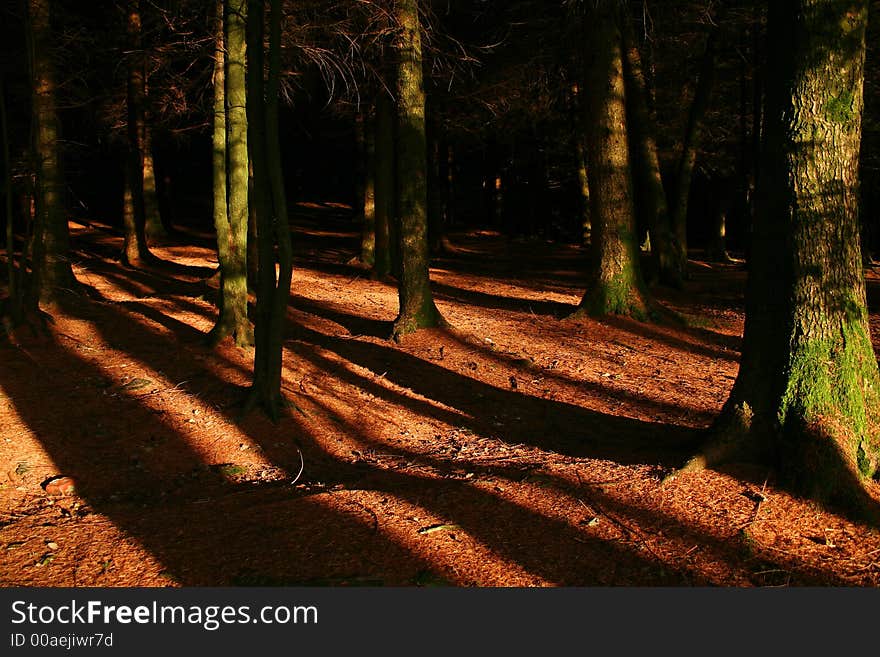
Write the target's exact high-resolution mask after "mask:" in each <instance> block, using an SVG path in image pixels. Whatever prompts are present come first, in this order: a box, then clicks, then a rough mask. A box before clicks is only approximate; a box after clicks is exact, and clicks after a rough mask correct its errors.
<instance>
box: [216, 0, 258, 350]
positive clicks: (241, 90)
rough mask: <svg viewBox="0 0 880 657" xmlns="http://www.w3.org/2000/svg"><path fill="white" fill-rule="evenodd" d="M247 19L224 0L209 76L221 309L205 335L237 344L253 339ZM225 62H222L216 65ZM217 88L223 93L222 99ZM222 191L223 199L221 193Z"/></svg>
mask: <svg viewBox="0 0 880 657" xmlns="http://www.w3.org/2000/svg"><path fill="white" fill-rule="evenodd" d="M246 21H247V0H227V2H226V4H225V8H224V27H225V29H224V35H225V51H226V52H225V62H224V53H223V52H222V50H223V47H222V43H218V47H217V48H216V49H215V55H216V57H217V58H218V59H217V61H216V63H215V78H214V90H215V91H214V92H215V97H214V113H215V114H214V223H215V226H216V229H217V255H218V260H219V261H220V299H219V302H218V304H217V305H218V307H219V311H220V312H219V315H218V318H217V323H216V324H215V325H214V328H213V329H211V333H210V335H209V340H210V342H211V343H213V344H217V343H218V342H220V341H221V340H223V339H224V338H225V337H227V336H232V338H233V340H234V342H235V344H236V345H237V346H239V347H247V346H250V345H252V344H253V341H254V335H253V329H252V327H251V323H250V320H249V319H248V314H247V310H248V286H247V232H248V116H247V99H246V94H247V89H246V82H245V67H246V57H247V44H246V39H245V32H246ZM219 39H220V35H219V34H218V41H219ZM224 63H225V68H223V71H220V68H222V67H223V64H224ZM221 88H222V91H221ZM218 93H219V94H222V99H221V97H218V95H217V94H218ZM221 113H222V116H221ZM221 130H222V131H221ZM221 141H222V144H221ZM221 159H222V162H221ZM221 166H222V167H223V171H224V172H225V177H224V183H223V184H222V189H221V187H220V186H219V185H220V183H219V179H220V178H221V172H220V171H219V170H218V167H221ZM223 194H225V202H224V199H223V198H221V195H223ZM224 207H225V212H224V211H223V210H224Z"/></svg>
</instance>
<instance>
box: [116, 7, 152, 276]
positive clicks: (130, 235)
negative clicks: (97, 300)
mask: <svg viewBox="0 0 880 657" xmlns="http://www.w3.org/2000/svg"><path fill="white" fill-rule="evenodd" d="M125 25H126V36H127V38H128V49H129V53H128V58H127V59H128V81H127V87H126V111H127V128H126V130H127V137H128V152H127V158H126V169H125V173H126V176H125V192H124V194H125V197H124V205H123V246H122V261H123V263H125V264H127V265H131V266H138V265H142V264H145V263H148V262H149V261H150V260H152V255H151V253H150V250H149V248H148V247H147V236H146V209H145V206H144V150H143V149H144V130H145V125H146V124H145V117H144V104H145V99H144V89H145V83H144V75H145V71H144V56H143V44H142V41H143V39H142V34H141V32H142V29H141V6H140V0H128V4H127V5H126V23H125Z"/></svg>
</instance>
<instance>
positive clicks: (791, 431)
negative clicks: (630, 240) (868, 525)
mask: <svg viewBox="0 0 880 657" xmlns="http://www.w3.org/2000/svg"><path fill="white" fill-rule="evenodd" d="M867 16H868V2H867V0H861V1H853V0H785V1H779V2H774V3H772V4H771V5H770V8H769V14H768V30H769V38H768V47H769V48H770V52H769V53H768V59H767V97H766V110H767V111H766V121H765V129H764V142H763V156H762V170H761V181H760V185H759V189H758V199H757V220H756V225H755V233H754V240H753V246H752V258H751V263H750V272H749V285H748V292H747V308H746V327H745V337H744V344H743V357H742V364H741V366H740V371H739V375H738V377H737V379H736V383H735V385H734V387H733V390H732V391H731V394H730V398H729V399H728V401H727V404H726V406H725V408H724V410H723V412H722V414H721V416H720V417H719V419H718V421H717V422H716V424H715V427H714V435H713V437H712V439H711V440H710V442H709V444H708V445H707V447H706V449H705V450H704V452H703V453H702V454H700V455H699V456H698V457H695V458H694V459H692V460H691V461H690V462H689V463H688V464H687V465H686V466H685V469H698V468H700V467H704V466H706V465H712V464H715V463H718V462H722V461H725V460H730V459H732V458H741V457H743V456H748V457H752V458H754V457H764V458H769V459H772V460H774V461H776V462H777V463H778V465H779V466H780V468H781V472H782V473H783V476H784V478H785V479H786V480H787V481H788V482H789V483H790V484H792V485H793V486H794V487H795V488H796V489H798V490H800V491H802V492H804V493H806V494H808V495H810V496H812V497H815V498H818V499H821V500H826V501H832V502H838V503H843V504H846V505H849V506H850V507H856V508H857V509H858V510H860V511H867V510H868V507H867V506H865V505H866V502H865V500H866V498H865V496H864V494H863V482H864V480H865V479H866V478H870V477H872V476H875V475H876V473H877V471H878V458H880V442H878V434H877V428H878V411H880V399H878V393H880V374H878V368H877V360H876V358H875V356H874V352H873V349H872V347H871V340H870V336H869V329H868V313H867V307H866V301H865V283H864V277H863V271H862V259H861V253H860V245H859V218H858V167H859V144H860V138H861V114H862V107H863V92H862V87H863V79H864V56H865V28H866V24H867Z"/></svg>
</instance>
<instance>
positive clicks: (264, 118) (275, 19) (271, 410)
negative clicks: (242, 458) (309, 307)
mask: <svg viewBox="0 0 880 657" xmlns="http://www.w3.org/2000/svg"><path fill="white" fill-rule="evenodd" d="M250 11H251V14H250V19H249V21H248V25H249V32H248V37H249V39H248V40H249V42H250V43H251V58H250V68H249V75H248V85H249V92H250V93H249V97H250V103H251V105H250V107H251V108H252V112H251V116H252V117H253V118H252V119H251V123H250V125H251V127H252V132H251V136H252V139H251V144H252V149H253V154H254V183H255V187H256V190H255V191H256V194H255V196H256V197H257V198H258V205H257V209H258V213H257V216H258V221H259V226H258V231H257V232H258V235H259V252H260V253H259V258H260V268H259V287H258V289H257V328H256V338H257V342H256V351H255V353H254V381H253V386H252V389H251V394H250V398H249V400H248V406H252V405H255V404H258V405H260V406H262V407H263V409H264V410H265V411H266V413H267V414H268V415H269V417H270V418H271V419H272V420H273V421H277V420H278V418H279V416H280V414H281V411H282V407H283V403H284V398H283V396H282V393H281V373H282V335H283V331H284V325H285V322H286V320H287V307H288V304H289V299H290V283H291V279H292V274H293V256H292V248H291V244H290V228H289V226H288V216H287V201H286V198H285V192H284V179H283V175H282V170H281V148H280V144H279V128H278V87H279V79H280V67H281V0H271V4H270V16H269V25H270V32H269V76H268V79H267V81H266V83H265V85H264V83H263V52H262V47H261V46H262V43H263V29H264V28H263V18H264V16H263V14H264V5H263V0H252V2H251V9H250ZM264 89H265V101H264V102H260V101H261V100H262V99H263V98H264V95H263V91H264ZM276 246H277V254H278V257H277V264H278V272H277V278H276V257H275V247H276Z"/></svg>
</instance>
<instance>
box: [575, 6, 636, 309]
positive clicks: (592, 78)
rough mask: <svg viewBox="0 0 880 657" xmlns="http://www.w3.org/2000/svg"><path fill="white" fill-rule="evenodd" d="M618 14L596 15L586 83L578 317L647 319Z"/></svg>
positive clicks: (607, 9)
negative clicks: (587, 239)
mask: <svg viewBox="0 0 880 657" xmlns="http://www.w3.org/2000/svg"><path fill="white" fill-rule="evenodd" d="M620 20H621V16H620V12H619V8H618V6H617V3H616V2H608V1H603V2H601V3H600V4H599V5H598V6H597V7H595V8H594V9H593V10H592V13H591V15H590V16H589V17H588V21H589V32H590V35H589V37H590V38H589V40H588V43H589V46H590V48H589V52H587V53H586V54H585V58H586V65H587V84H588V88H589V89H590V90H591V93H590V96H589V101H588V103H587V120H586V133H587V158H588V166H587V175H588V177H589V188H590V192H591V193H590V202H591V216H592V225H593V245H592V252H593V253H592V266H591V271H590V277H589V281H588V284H587V291H586V293H585V294H584V297H583V299H582V300H581V303H580V305H579V307H578V311H577V312H576V313H575V314H576V315H578V314H590V315H606V314H616V315H628V316H632V317H636V318H639V319H647V318H648V317H649V315H650V310H651V308H650V306H651V304H650V302H649V299H648V295H647V291H646V289H645V285H644V282H643V281H642V275H641V271H640V267H639V260H638V258H639V251H638V248H639V247H638V239H637V235H636V225H635V209H634V202H633V181H632V175H631V169H630V157H629V147H628V139H627V122H626V91H625V86H624V76H623V53H622V38H621V33H620Z"/></svg>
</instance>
